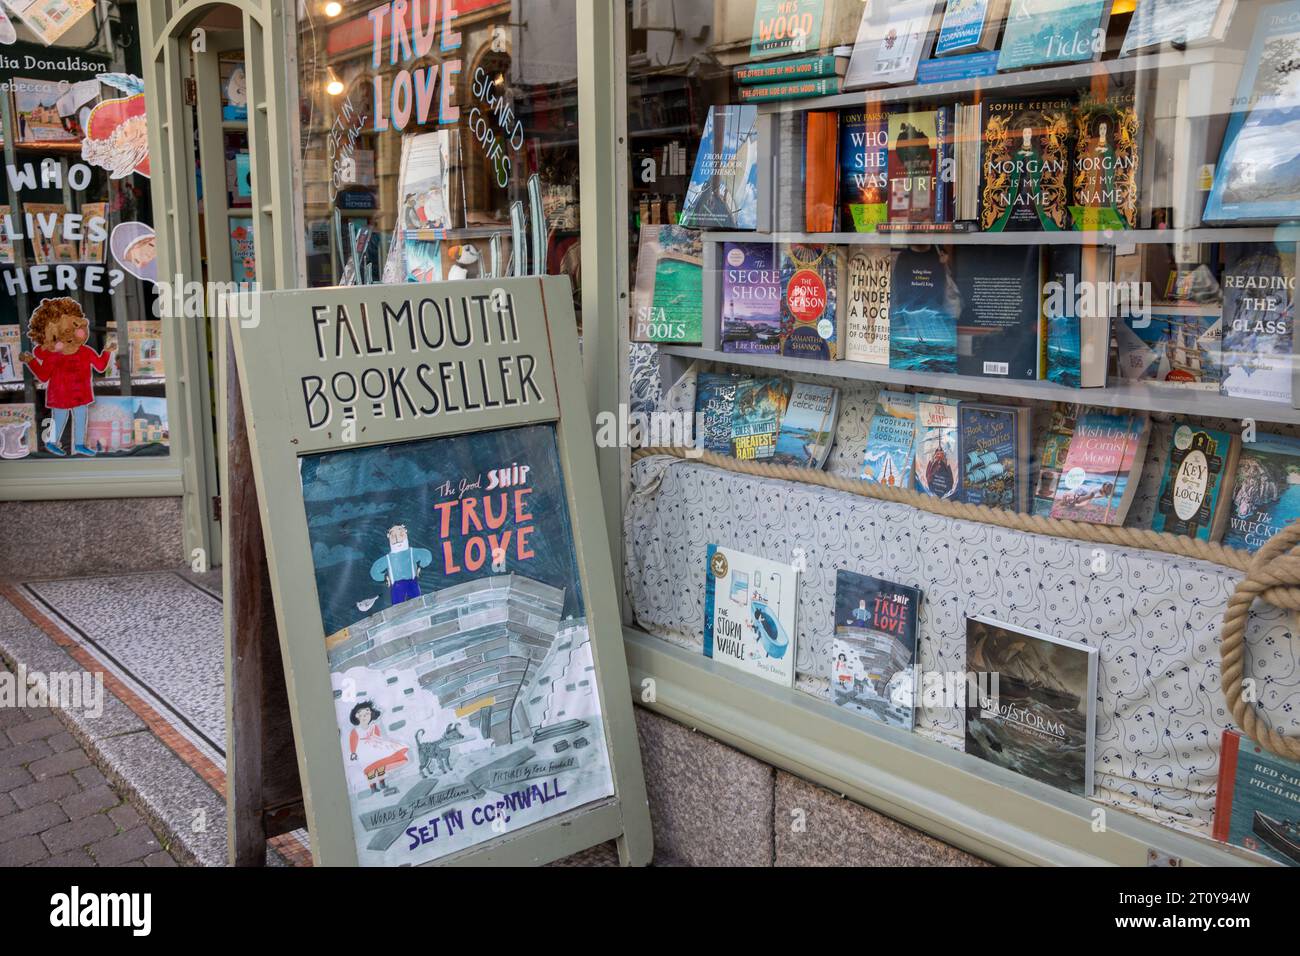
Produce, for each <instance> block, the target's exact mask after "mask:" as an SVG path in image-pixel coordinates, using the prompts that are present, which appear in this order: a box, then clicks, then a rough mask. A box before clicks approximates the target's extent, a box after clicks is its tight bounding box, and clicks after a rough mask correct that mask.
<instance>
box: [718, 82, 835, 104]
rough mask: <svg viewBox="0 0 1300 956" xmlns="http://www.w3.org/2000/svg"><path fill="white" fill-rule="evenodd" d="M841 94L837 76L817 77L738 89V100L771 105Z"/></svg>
mask: <svg viewBox="0 0 1300 956" xmlns="http://www.w3.org/2000/svg"><path fill="white" fill-rule="evenodd" d="M838 92H840V80H839V77H835V76H823V77H815V78H812V79H806V80H781V81H780V82H779V83H762V84H759V85H757V86H740V87H737V88H736V98H737V99H738V100H739V101H740V102H741V103H771V102H775V101H776V100H806V99H808V98H809V97H813V96H834V95H835V94H836V93H838Z"/></svg>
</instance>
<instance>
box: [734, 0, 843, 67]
mask: <svg viewBox="0 0 1300 956" xmlns="http://www.w3.org/2000/svg"><path fill="white" fill-rule="evenodd" d="M861 7H862V4H861V2H860V0H757V2H756V3H755V5H754V26H753V32H752V34H751V37H750V47H749V54H750V56H751V57H753V58H754V59H765V58H767V57H778V56H784V57H796V56H810V55H812V54H815V53H819V52H823V51H828V52H831V53H832V54H837V53H838V52H839V49H840V48H839V46H838V45H839V44H843V43H847V42H848V40H849V38H850V37H851V36H852V35H853V30H854V28H855V26H856V25H857V22H858V17H859V15H860V10H861Z"/></svg>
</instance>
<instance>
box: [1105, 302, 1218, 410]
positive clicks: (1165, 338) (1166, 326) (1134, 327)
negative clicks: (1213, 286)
mask: <svg viewBox="0 0 1300 956" xmlns="http://www.w3.org/2000/svg"><path fill="white" fill-rule="evenodd" d="M1222 333H1223V322H1222V320H1221V319H1220V318H1219V316H1217V315H1197V314H1194V313H1181V312H1180V313H1175V314H1166V313H1153V314H1151V315H1137V316H1125V317H1124V319H1123V320H1122V321H1119V322H1117V323H1115V338H1116V342H1117V346H1118V347H1117V352H1116V356H1117V357H1116V367H1117V369H1118V371H1119V374H1120V377H1121V378H1123V379H1125V380H1126V381H1133V382H1158V383H1161V384H1165V385H1177V386H1180V387H1182V388H1195V389H1203V390H1205V391H1211V392H1218V391H1219V386H1220V383H1221V382H1222V380H1223V354H1222V353H1223V334H1222Z"/></svg>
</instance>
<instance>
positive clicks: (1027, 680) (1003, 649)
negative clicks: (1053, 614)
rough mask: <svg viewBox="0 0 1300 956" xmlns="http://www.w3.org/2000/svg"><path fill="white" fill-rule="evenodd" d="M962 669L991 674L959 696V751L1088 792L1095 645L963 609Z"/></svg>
mask: <svg viewBox="0 0 1300 956" xmlns="http://www.w3.org/2000/svg"><path fill="white" fill-rule="evenodd" d="M966 670H967V671H972V672H975V673H983V674H990V675H996V676H997V680H996V681H992V680H990V682H989V689H988V692H986V691H984V690H981V692H980V693H979V694H978V695H976V699H975V700H970V699H968V700H967V702H966V753H968V754H974V755H975V756H976V757H979V758H980V759H981V760H987V761H988V762H989V763H992V764H996V765H998V766H999V767H1006V768H1007V769H1008V770H1014V771H1015V772H1016V773H1019V774H1023V775H1024V776H1026V777H1032V778H1033V779H1035V780H1038V781H1041V782H1042V783H1046V784H1049V785H1051V786H1053V787H1057V788H1059V789H1061V790H1065V791H1066V792H1068V793H1073V794H1076V795H1078V796H1081V797H1088V796H1091V795H1092V765H1093V728H1094V724H1095V722H1096V709H1097V649H1096V648H1095V647H1089V646H1087V645H1086V644H1078V643H1075V642H1074V641H1066V640H1062V639H1061V638H1058V637H1052V636H1049V635H1047V634H1043V633H1041V632H1038V631H1031V630H1026V629H1024V628H1018V627H1013V626H1011V625H1009V624H1003V623H1001V622H1000V621H995V620H992V619H990V618H984V617H968V618H966ZM994 686H996V688H997V689H996V692H993V691H992V688H993V687H994Z"/></svg>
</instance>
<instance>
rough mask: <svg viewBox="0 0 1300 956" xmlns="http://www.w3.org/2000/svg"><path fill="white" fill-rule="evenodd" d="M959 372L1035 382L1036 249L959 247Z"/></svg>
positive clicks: (1037, 339) (1039, 267) (1038, 256)
mask: <svg viewBox="0 0 1300 956" xmlns="http://www.w3.org/2000/svg"><path fill="white" fill-rule="evenodd" d="M954 272H955V273H956V281H957V292H958V294H959V295H960V297H961V312H960V313H959V314H958V317H957V371H958V372H959V373H960V374H962V375H977V376H988V377H992V378H1008V379H1018V380H1021V381H1036V380H1037V379H1038V378H1039V365H1040V355H1039V346H1040V342H1041V333H1040V329H1039V325H1040V321H1041V319H1042V301H1041V298H1040V290H1041V289H1042V255H1041V250H1040V249H1039V248H1038V247H1037V246H963V247H961V248H960V249H959V251H958V252H957V255H956V268H955V269H954Z"/></svg>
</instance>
